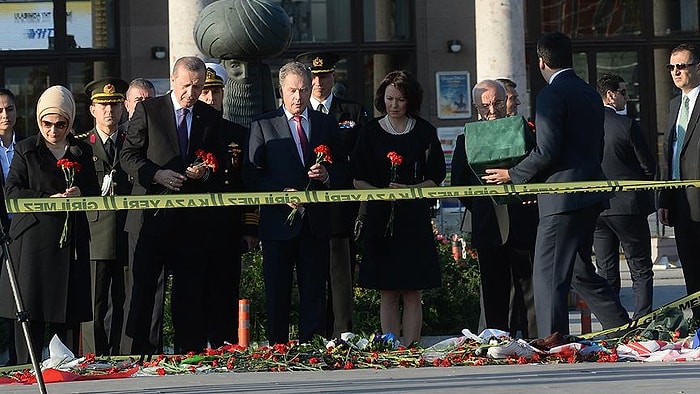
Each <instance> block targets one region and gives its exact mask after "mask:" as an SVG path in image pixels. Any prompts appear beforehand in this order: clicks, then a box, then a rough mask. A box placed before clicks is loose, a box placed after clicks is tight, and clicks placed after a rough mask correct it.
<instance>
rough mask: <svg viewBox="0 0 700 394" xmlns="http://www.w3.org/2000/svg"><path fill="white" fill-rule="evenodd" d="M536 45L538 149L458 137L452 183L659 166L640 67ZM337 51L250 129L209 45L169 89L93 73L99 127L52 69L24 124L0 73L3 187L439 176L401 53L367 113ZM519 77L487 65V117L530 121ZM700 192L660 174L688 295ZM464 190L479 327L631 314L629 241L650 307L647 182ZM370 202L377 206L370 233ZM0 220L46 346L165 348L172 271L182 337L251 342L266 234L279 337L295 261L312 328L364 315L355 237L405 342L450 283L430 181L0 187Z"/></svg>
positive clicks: (638, 302) (552, 37)
mask: <svg viewBox="0 0 700 394" xmlns="http://www.w3.org/2000/svg"><path fill="white" fill-rule="evenodd" d="M537 56H538V64H539V70H540V72H541V74H542V76H543V78H544V79H545V80H546V81H547V83H548V85H547V86H546V87H545V88H544V89H543V90H542V91H540V92H539V94H538V95H537V104H536V116H535V124H536V131H535V128H534V127H531V126H530V125H529V123H527V122H525V121H524V120H523V122H522V125H523V126H524V127H523V128H522V133H523V136H524V138H526V139H530V140H532V141H533V144H534V142H536V144H534V148H532V149H531V150H530V151H529V153H527V154H526V155H524V156H523V157H522V158H521V160H520V161H519V162H518V163H517V164H516V165H514V166H512V167H511V168H489V169H486V171H485V173H478V172H476V171H475V170H474V169H473V167H472V166H471V165H470V159H469V157H468V156H469V155H468V151H469V150H468V149H467V147H466V142H465V140H466V137H465V135H460V136H459V137H458V139H457V141H456V146H455V151H454V156H453V159H452V166H451V167H452V184H453V185H478V184H502V183H506V182H512V183H527V182H569V181H585V180H603V179H621V180H625V179H654V178H655V177H656V176H657V174H656V172H657V171H656V169H657V165H656V162H655V159H654V155H653V154H652V153H651V151H650V150H649V147H648V146H647V144H646V142H645V138H644V137H643V134H642V132H641V130H640V128H639V125H638V124H637V123H636V122H635V121H634V120H632V119H631V118H629V117H628V116H626V114H625V109H626V100H627V90H626V83H625V81H624V80H623V79H622V78H621V77H620V76H618V75H615V74H605V75H602V76H600V78H599V80H598V81H597V82H598V83H597V90H596V88H594V87H592V86H591V85H589V84H588V83H586V82H585V81H583V80H582V79H581V78H579V77H578V76H577V75H576V74H575V73H574V71H573V69H572V66H573V62H572V48H571V41H570V39H569V38H568V37H567V36H565V35H564V34H561V33H546V34H544V35H543V36H542V37H541V38H540V39H539V41H538V43H537ZM339 60H340V59H339V57H338V56H336V55H334V54H332V53H319V52H309V53H304V54H301V55H299V56H298V57H297V58H296V60H294V61H291V62H289V63H287V64H285V65H283V66H282V67H281V68H280V70H279V93H280V96H281V105H280V107H278V108H277V109H275V110H273V111H271V112H268V113H265V114H261V115H259V116H258V117H256V118H254V119H253V121H252V122H251V124H250V125H247V127H244V126H242V125H239V124H236V123H233V122H230V121H228V120H226V119H224V117H223V97H224V89H225V87H226V81H227V78H228V72H227V71H226V70H225V69H224V68H223V67H222V66H221V65H219V64H213V63H204V62H203V61H202V60H201V59H199V58H197V57H182V58H180V59H178V60H177V61H176V63H175V64H174V67H173V70H172V74H171V76H170V82H171V90H170V91H169V92H168V93H167V94H165V95H162V96H157V97H156V94H155V89H154V87H153V84H152V83H150V82H149V81H148V80H145V79H142V78H137V79H135V80H133V81H131V83H127V82H126V81H123V80H121V79H118V78H103V79H99V80H96V81H93V82H91V83H89V84H88V85H86V86H85V94H86V95H87V96H88V97H89V98H90V114H91V115H92V116H93V118H94V125H95V126H94V127H93V128H92V129H91V130H88V131H85V132H81V131H80V130H74V128H73V124H74V122H75V113H76V108H75V106H76V105H75V100H74V97H73V94H72V93H71V92H70V91H69V90H68V89H66V88H64V87H62V86H51V87H50V88H48V89H46V90H45V91H44V92H43V94H42V95H41V97H40V98H39V100H38V102H37V110H36V114H37V115H36V116H37V123H38V125H39V129H40V133H39V134H37V135H34V136H30V137H28V138H25V139H23V140H21V141H18V140H16V138H15V135H16V134H15V132H14V125H15V122H16V108H15V103H14V95H13V94H12V92H11V91H9V90H7V89H0V142H1V144H0V165H1V166H2V173H1V176H2V178H1V179H2V183H3V188H2V189H0V191H1V192H2V193H3V196H4V197H7V198H28V197H33V198H37V197H50V198H66V197H79V196H100V195H102V196H115V195H129V194H132V195H156V194H171V193H212V192H237V191H269V192H281V191H300V190H326V189H349V188H353V187H354V188H357V189H373V188H405V187H435V186H438V185H440V184H441V183H442V182H443V180H444V179H445V176H446V163H445V157H444V154H443V151H442V147H441V142H440V140H439V138H438V134H437V130H436V128H435V126H433V125H432V124H431V123H430V122H429V121H427V120H426V119H424V118H422V117H421V116H420V109H421V104H422V101H423V88H422V87H421V85H420V83H419V82H418V81H417V79H416V78H415V77H414V76H413V75H412V74H411V73H410V72H407V71H404V70H397V71H392V72H390V73H388V74H387V75H386V76H385V77H384V78H383V80H382V81H381V83H380V84H379V86H378V88H377V90H376V93H375V96H374V102H373V105H374V108H375V109H376V111H377V112H378V113H379V114H380V116H378V117H376V118H374V119H369V117H368V116H367V112H366V111H365V110H364V108H363V106H362V105H361V104H359V103H355V102H352V101H350V100H347V99H345V98H343V97H340V96H338V94H337V93H333V92H334V91H335V92H338V91H339V90H337V89H336V88H337V84H336V83H335V64H336V62H338V61H339ZM670 60H671V61H670V64H669V65H668V70H669V72H670V73H671V76H672V78H673V82H674V84H675V85H676V87H678V88H679V89H680V90H681V91H682V93H683V94H682V96H679V97H677V98H675V99H673V100H672V101H671V103H670V105H669V120H668V127H667V129H666V130H665V131H666V137H665V140H664V141H665V143H664V150H663V152H662V153H663V160H664V163H665V164H667V166H666V167H667V168H668V170H667V171H665V172H662V173H661V174H660V178H661V179H698V178H700V164H699V162H700V158H698V157H697V154H698V148H699V147H700V134H694V131H695V126H696V124H697V123H698V118H699V117H700V116H699V115H698V114H699V113H700V109H696V108H695V105H694V104H695V102H696V101H697V97H698V91H700V88H699V87H698V85H700V51H698V49H697V48H695V47H693V46H690V45H685V44H684V45H680V46H678V47H676V48H675V49H674V50H673V51H672V52H671V58H670ZM516 88H517V85H516V84H515V83H514V82H512V81H510V80H508V79H505V78H503V79H499V80H483V81H479V82H478V83H477V84H476V85H475V86H474V88H473V91H472V99H473V100H472V101H473V104H474V107H475V109H476V111H477V113H478V117H479V121H484V122H489V123H488V124H489V125H491V123H490V122H494V123H493V124H496V122H499V121H500V120H503V119H505V118H508V117H520V115H518V105H519V104H520V100H519V99H518V92H517V90H516ZM484 124H486V123H484ZM467 132H468V128H467V131H466V132H465V133H467ZM205 155H206V156H207V157H209V158H208V159H205V158H204V157H203V156H205ZM210 157H214V158H215V160H212V159H210ZM662 168H665V167H662ZM698 199H700V193H699V192H698V191H697V190H696V189H695V188H688V189H685V190H672V191H664V192H662V193H661V196H660V199H659V203H658V207H659V208H658V214H659V218H660V220H661V222H662V223H664V224H666V225H674V226H675V231H676V240H677V243H678V250H679V255H680V258H681V260H682V261H683V265H682V267H683V272H684V276H685V280H686V287H687V291H688V292H689V293H690V292H695V291H697V290H700V279H699V276H698V272H697V270H698V265H697V264H696V263H695V259H694V258H695V256H697V254H700V251H697V250H696V249H697V248H698V247H699V246H698V245H700V201H698ZM461 201H462V203H463V204H464V205H465V207H466V208H467V210H468V211H470V212H471V229H472V242H473V246H474V247H475V248H476V250H477V253H478V257H479V267H480V273H481V307H482V319H481V320H482V321H481V323H480V328H487V327H488V328H497V329H502V330H506V331H509V332H510V333H511V334H512V335H514V336H516V335H520V336H523V337H527V338H535V337H546V336H548V335H550V334H552V333H555V332H558V333H560V334H567V333H568V330H569V324H568V305H567V301H568V295H569V291H570V289H573V290H574V291H575V292H577V293H578V294H579V295H580V296H582V297H583V299H584V300H585V301H586V302H587V303H588V305H589V306H590V308H591V310H592V311H593V312H594V313H595V314H596V316H597V318H598V319H599V321H600V322H601V323H602V325H603V327H604V328H610V327H614V326H618V325H621V324H624V323H627V322H629V321H630V317H629V314H628V312H627V311H626V310H625V309H624V307H623V306H622V304H621V302H620V297H619V292H620V276H619V263H620V261H619V253H618V250H619V247H620V244H621V245H622V247H623V249H624V252H625V257H626V260H627V263H628V264H629V266H630V271H631V273H632V280H633V290H634V297H635V306H634V311H633V314H634V316H633V317H639V316H642V315H644V314H646V313H648V312H649V311H650V310H651V307H652V299H653V272H652V270H651V265H652V262H651V245H650V234H649V228H648V225H647V223H646V217H647V215H648V214H650V213H651V212H653V211H654V198H653V194H652V193H651V192H649V191H638V192H624V193H615V194H613V193H581V194H577V193H572V194H542V195H539V196H538V198H537V200H536V201H533V200H525V201H508V202H504V201H498V200H494V199H492V198H490V197H481V198H464V199H462V200H461ZM358 213H359V215H360V216H361V218H362V219H363V220H362V231H361V237H359V238H356V237H355V236H354V235H355V234H354V230H355V228H356V227H355V224H356V218H357V217H358ZM0 220H1V221H2V227H3V229H4V231H7V232H8V234H9V236H10V237H11V239H12V241H13V242H12V243H11V244H10V255H11V257H12V262H13V264H14V272H15V274H16V276H17V278H18V285H19V290H20V293H21V295H22V299H23V302H24V306H25V309H26V310H27V311H28V312H29V314H30V327H31V334H32V339H33V348H34V350H35V352H37V355H38V356H40V355H41V354H40V352H41V350H42V349H43V347H44V339H45V337H46V334H51V335H53V334H56V335H58V337H59V338H60V339H61V340H62V341H63V342H64V344H66V345H67V346H68V347H69V348H71V349H72V350H73V351H74V352H75V353H79V352H80V351H84V352H90V351H92V352H94V353H96V354H98V355H117V354H138V355H142V356H146V355H152V354H156V353H160V352H162V351H163V338H162V325H163V313H164V294H165V282H166V280H165V277H166V275H167V273H172V302H171V305H172V316H173V329H174V349H173V350H174V351H175V352H176V353H183V354H184V353H187V352H189V351H201V350H202V349H204V348H205V347H207V346H211V347H217V346H220V345H223V344H224V342H230V343H235V342H236V341H237V332H236V327H237V313H236V311H237V300H238V298H239V282H240V275H241V255H242V253H244V252H245V251H247V250H250V249H253V248H255V247H257V246H258V245H260V246H261V247H262V256H263V280H264V285H265V295H266V314H267V316H266V317H267V327H266V336H267V339H268V340H269V342H270V343H271V344H275V343H286V342H287V341H288V340H289V339H290V338H289V334H290V333H289V325H290V308H291V305H292V302H291V297H292V285H293V282H294V277H296V282H297V284H298V288H299V298H300V310H299V316H300V317H299V336H298V339H299V340H300V341H301V342H306V341H309V340H311V338H312V337H313V336H314V335H321V336H324V337H327V338H331V337H338V336H340V334H341V333H343V332H346V331H351V330H352V305H353V289H352V288H353V283H354V278H353V273H354V272H355V268H356V267H355V266H356V261H355V256H356V254H357V248H358V246H359V245H360V243H361V246H362V262H361V264H360V265H359V277H358V278H357V285H358V286H361V287H366V288H372V289H377V290H379V293H380V299H381V301H380V309H379V311H378V313H379V316H380V321H381V330H382V332H384V333H393V334H394V335H395V336H396V337H398V338H400V339H401V341H402V342H403V343H404V344H406V345H411V344H417V343H420V340H421V326H422V308H423V306H422V291H423V290H425V289H430V288H435V287H439V286H441V275H440V265H439V257H438V253H437V249H436V244H435V240H434V236H433V232H432V226H431V218H430V206H429V202H428V201H426V200H423V199H417V200H401V201H370V202H367V203H362V204H359V203H356V204H353V203H332V204H327V203H308V204H300V203H293V202H290V203H288V204H279V205H263V206H260V207H252V206H249V207H211V208H180V209H160V210H158V209H143V210H129V211H89V212H80V211H78V212H46V213H15V214H13V215H11V216H10V215H8V214H7V212H6V211H5V207H4V204H2V209H1V210H0ZM591 250H593V251H594V252H595V256H596V261H595V264H594V263H593V261H592V259H591ZM596 266H597V267H596ZM596 268H597V270H596ZM7 277H8V273H7V271H6V267H5V266H4V265H3V268H2V274H1V275H0V294H2V297H0V316H2V317H4V318H6V319H15V317H16V316H15V314H16V312H17V310H16V307H15V303H14V298H13V295H12V291H11V288H10V284H9V281H8V279H7ZM696 316H697V315H696ZM81 324H82V326H81ZM9 328H10V329H9V330H8V332H9V333H10V334H12V333H13V331H14V337H12V336H10V338H9V339H6V341H7V342H12V341H14V345H15V346H10V347H11V348H12V349H13V352H11V360H10V363H20V364H22V363H26V362H29V351H28V349H27V346H26V344H25V342H24V338H23V337H22V335H21V330H20V326H19V322H15V323H14V325H13V324H10V325H9ZM13 329H14V330H13ZM81 330H82V336H81V335H80V334H81ZM12 338H14V339H12ZM81 340H82V344H81Z"/></svg>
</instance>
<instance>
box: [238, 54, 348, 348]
mask: <svg viewBox="0 0 700 394" xmlns="http://www.w3.org/2000/svg"><path fill="white" fill-rule="evenodd" d="M279 83H280V92H281V95H282V101H283V105H282V106H281V107H280V108H278V109H277V110H275V111H272V112H268V113H266V114H263V115H261V116H260V117H258V118H256V119H254V120H253V122H252V123H251V125H250V137H249V140H248V151H247V153H246V157H245V164H244V173H243V175H244V180H245V181H246V183H247V185H248V188H249V189H251V190H257V191H277V192H280V191H294V190H304V189H306V188H308V189H321V190H323V189H327V188H335V187H336V185H342V184H343V182H346V181H347V179H346V177H347V175H344V173H345V171H339V170H340V169H342V168H343V167H344V166H343V163H342V162H343V161H344V158H343V157H342V155H340V154H339V155H336V156H333V157H332V159H333V164H330V163H322V164H318V163H316V161H315V156H316V155H315V154H314V152H313V151H314V148H316V147H318V146H319V145H326V146H327V147H329V148H330V150H331V155H333V152H338V149H337V147H338V144H337V140H338V123H337V122H336V120H335V118H333V117H332V116H330V115H326V114H323V113H321V112H318V111H313V110H311V109H310V108H308V105H309V97H310V95H311V73H310V71H309V69H308V68H307V67H306V66H304V65H303V64H302V63H299V62H290V63H287V64H285V65H284V66H282V68H280V71H279ZM293 208H296V213H294V214H293V213H292V209H293ZM290 215H291V216H290ZM330 234H331V221H330V205H328V204H303V205H302V204H297V203H293V202H290V203H288V204H286V205H285V204H281V205H264V206H262V207H260V224H259V239H260V241H261V242H262V250H263V275H264V280H265V295H266V302H267V319H268V321H267V339H268V340H269V341H270V343H287V341H288V340H289V310H290V305H291V286H292V273H293V271H294V269H295V268H296V277H297V283H298V285H299V299H300V311H299V314H300V317H299V340H300V341H301V342H307V341H309V340H311V338H312V337H313V335H314V334H320V335H325V307H326V303H325V298H326V296H325V294H326V293H325V289H326V277H327V274H328V264H329V262H328V261H329V246H328V245H329V239H330Z"/></svg>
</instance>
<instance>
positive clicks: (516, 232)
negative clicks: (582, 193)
mask: <svg viewBox="0 0 700 394" xmlns="http://www.w3.org/2000/svg"><path fill="white" fill-rule="evenodd" d="M451 167H452V176H451V182H452V185H453V186H461V185H480V184H481V182H479V179H478V178H477V176H476V174H475V173H474V171H472V169H471V167H469V164H468V161H467V153H466V147H465V145H464V134H460V135H459V136H457V142H456V145H455V150H454V153H453V154H452V165H451ZM459 200H460V201H461V202H462V204H463V205H464V206H465V208H467V209H468V210H469V211H470V212H471V213H472V245H473V246H474V247H475V248H477V249H478V248H493V247H497V246H501V245H503V244H504V242H503V240H502V237H501V231H500V228H499V224H498V218H497V217H496V211H495V209H494V202H493V199H492V198H491V197H471V198H460V199H459ZM508 220H509V222H508V223H509V231H508V241H510V242H511V244H512V245H514V246H517V247H518V248H521V249H532V248H534V245H535V236H536V234H537V222H538V220H537V204H528V205H522V204H517V203H515V204H508Z"/></svg>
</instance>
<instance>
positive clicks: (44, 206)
mask: <svg viewBox="0 0 700 394" xmlns="http://www.w3.org/2000/svg"><path fill="white" fill-rule="evenodd" d="M689 186H696V187H697V186H700V180H688V181H610V180H608V181H585V182H562V183H532V184H517V185H514V184H503V185H477V186H442V187H409V188H400V189H362V190H355V189H353V190H306V191H293V192H292V191H289V192H242V193H203V194H177V193H171V194H157V195H140V196H134V195H129V196H104V197H70V198H18V199H7V200H6V205H7V210H8V212H10V213H27V212H60V211H110V210H130V209H170V208H203V207H224V206H245V205H274V204H286V203H300V204H305V203H328V202H352V201H355V202H359V201H391V200H413V199H440V198H468V197H496V196H517V195H527V194H552V193H556V194H559V193H580V192H622V191H634V190H644V189H668V188H680V187H689Z"/></svg>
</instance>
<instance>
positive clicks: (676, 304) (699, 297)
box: [578, 291, 700, 339]
mask: <svg viewBox="0 0 700 394" xmlns="http://www.w3.org/2000/svg"><path fill="white" fill-rule="evenodd" d="M697 307H700V291H696V292H695V293H693V294H689V295H687V296H685V297H683V298H679V299H677V300H675V301H672V302H669V303H668V304H666V305H664V306H662V307H659V308H656V309H654V310H653V311H651V312H649V313H647V314H646V315H644V316H642V317H640V318H637V319H634V320H632V321H631V322H629V323H627V324H623V325H621V326H619V327H614V328H609V329H607V330H602V331H598V332H592V333H589V334H583V335H578V337H579V338H583V339H606V338H617V337H620V336H623V335H625V334H627V333H629V332H631V331H634V330H637V329H645V328H647V327H648V326H649V324H651V323H652V322H654V321H656V320H657V319H658V318H659V317H662V316H664V315H665V312H666V311H668V310H670V309H680V310H681V312H688V313H690V311H691V310H692V309H693V308H697Z"/></svg>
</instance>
